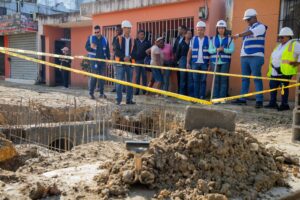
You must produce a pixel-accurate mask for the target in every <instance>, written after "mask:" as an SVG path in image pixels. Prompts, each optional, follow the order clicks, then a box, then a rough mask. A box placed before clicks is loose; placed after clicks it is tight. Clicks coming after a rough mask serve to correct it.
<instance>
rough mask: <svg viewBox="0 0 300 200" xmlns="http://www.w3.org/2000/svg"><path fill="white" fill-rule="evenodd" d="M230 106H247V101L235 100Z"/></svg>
mask: <svg viewBox="0 0 300 200" xmlns="http://www.w3.org/2000/svg"><path fill="white" fill-rule="evenodd" d="M231 104H235V105H247V101H245V100H241V99H237V100H235V101H232V102H231Z"/></svg>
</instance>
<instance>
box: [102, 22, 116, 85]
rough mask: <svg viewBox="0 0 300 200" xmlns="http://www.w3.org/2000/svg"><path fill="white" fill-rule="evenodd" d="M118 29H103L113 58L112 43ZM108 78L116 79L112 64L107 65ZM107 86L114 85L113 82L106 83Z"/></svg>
mask: <svg viewBox="0 0 300 200" xmlns="http://www.w3.org/2000/svg"><path fill="white" fill-rule="evenodd" d="M116 28H117V25H114V26H105V27H103V32H102V34H103V35H104V36H105V37H106V38H107V41H108V43H109V49H110V57H111V58H113V56H114V51H113V47H112V41H113V38H114V36H115V35H116V33H115V32H116ZM106 76H108V77H111V78H114V68H113V65H112V64H107V65H106ZM106 84H107V85H113V83H112V82H108V81H107V82H106Z"/></svg>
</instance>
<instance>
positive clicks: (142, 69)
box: [135, 60, 147, 94]
mask: <svg viewBox="0 0 300 200" xmlns="http://www.w3.org/2000/svg"><path fill="white" fill-rule="evenodd" d="M136 63H137V64H144V60H137V61H136ZM135 74H136V80H135V83H136V84H138V85H139V84H140V81H141V77H142V84H143V86H147V74H146V69H145V67H135ZM135 93H136V94H139V93H140V89H136V91H135ZM143 93H146V91H144V90H143Z"/></svg>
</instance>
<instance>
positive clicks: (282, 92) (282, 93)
mask: <svg viewBox="0 0 300 200" xmlns="http://www.w3.org/2000/svg"><path fill="white" fill-rule="evenodd" d="M281 95H284V85H282V86H281Z"/></svg>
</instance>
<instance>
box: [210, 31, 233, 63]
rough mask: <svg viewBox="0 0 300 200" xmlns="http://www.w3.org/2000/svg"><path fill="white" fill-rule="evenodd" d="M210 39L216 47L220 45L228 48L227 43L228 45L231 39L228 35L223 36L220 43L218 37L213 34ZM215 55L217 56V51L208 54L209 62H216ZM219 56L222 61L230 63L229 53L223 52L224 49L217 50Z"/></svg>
mask: <svg viewBox="0 0 300 200" xmlns="http://www.w3.org/2000/svg"><path fill="white" fill-rule="evenodd" d="M211 40H212V44H213V46H214V47H215V48H216V49H217V48H219V47H220V46H222V47H224V48H229V45H230V43H231V40H232V39H231V38H229V37H225V38H224V39H223V40H222V43H220V40H219V37H218V36H215V37H212V38H211ZM216 57H217V53H214V54H211V55H210V62H211V63H215V62H216ZM219 57H220V58H221V61H222V62H224V63H230V60H231V54H229V53H225V52H224V51H221V52H219Z"/></svg>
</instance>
